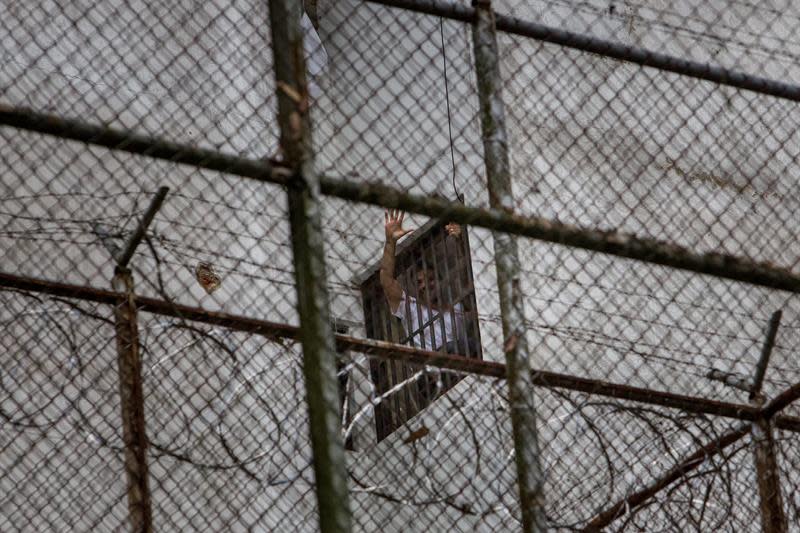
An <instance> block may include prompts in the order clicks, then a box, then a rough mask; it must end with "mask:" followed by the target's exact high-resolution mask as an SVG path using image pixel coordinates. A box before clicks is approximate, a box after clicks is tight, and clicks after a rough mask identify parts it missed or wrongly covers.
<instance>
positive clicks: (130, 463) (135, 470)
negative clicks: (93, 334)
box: [112, 266, 153, 533]
mask: <svg viewBox="0 0 800 533" xmlns="http://www.w3.org/2000/svg"><path fill="white" fill-rule="evenodd" d="M112 287H113V288H114V289H115V290H116V291H117V292H120V293H122V294H123V296H122V297H120V299H119V300H118V301H117V303H116V305H115V306H114V320H115V327H116V334H117V366H118V369H119V397H120V404H121V407H122V440H123V443H124V447H125V471H126V474H127V478H128V511H129V512H130V518H131V531H133V532H135V533H140V532H141V533H150V532H151V531H153V516H152V511H151V508H150V490H149V488H148V483H147V434H146V433H145V424H144V393H143V391H142V361H141V358H140V356H139V329H138V326H137V323H136V321H137V313H136V302H135V301H134V295H133V277H132V276H131V272H130V270H128V269H127V268H125V267H119V266H118V267H117V268H116V270H115V272H114V278H113V280H112Z"/></svg>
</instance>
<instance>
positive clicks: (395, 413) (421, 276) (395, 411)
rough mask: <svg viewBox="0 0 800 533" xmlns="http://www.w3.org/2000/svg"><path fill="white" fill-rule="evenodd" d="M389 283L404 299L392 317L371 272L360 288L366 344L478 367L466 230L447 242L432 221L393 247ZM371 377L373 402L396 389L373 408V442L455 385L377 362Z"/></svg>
mask: <svg viewBox="0 0 800 533" xmlns="http://www.w3.org/2000/svg"><path fill="white" fill-rule="evenodd" d="M395 275H396V277H397V279H398V280H399V281H400V284H401V285H402V287H403V291H404V298H403V300H402V301H401V303H400V307H399V308H398V311H397V313H396V315H393V314H392V313H391V311H390V310H389V305H388V303H387V301H386V296H385V295H384V292H383V288H382V287H381V284H380V279H379V271H378V270H377V269H376V271H375V272H372V274H371V275H370V276H369V277H368V278H367V279H366V280H365V281H363V283H362V285H361V293H362V298H363V304H364V318H365V326H366V334H367V337H369V338H371V339H376V340H383V341H391V342H396V343H401V344H408V345H411V346H414V347H417V348H422V349H425V350H430V351H438V352H444V353H448V354H451V355H458V356H462V357H469V358H473V359H482V354H481V342H480V332H479V330H478V313H477V306H476V301H475V287H474V284H473V276H472V264H471V259H470V253H469V239H468V234H467V229H466V228H461V233H460V235H458V236H454V235H448V234H447V231H446V230H445V224H444V223H441V222H436V221H432V222H430V223H429V224H427V225H426V226H424V227H423V228H420V229H418V230H417V231H415V232H414V236H413V239H412V240H409V242H404V243H402V244H401V245H400V246H398V250H397V254H396V261H395ZM419 373H421V375H418V376H417V377H416V378H415V379H413V380H412V379H411V378H412V377H413V376H415V375H417V374H419ZM370 375H371V378H372V382H373V384H374V386H375V393H376V395H377V396H381V395H384V394H386V393H387V392H388V391H390V390H392V389H395V388H396V390H394V391H393V392H392V393H391V394H389V395H387V396H386V397H385V398H383V399H382V401H381V402H380V403H378V404H377V405H376V406H375V421H376V430H377V435H378V441H381V440H383V439H384V438H386V437H387V436H388V435H390V434H391V433H392V432H394V431H395V430H396V429H397V428H399V427H400V426H402V425H403V424H404V423H405V422H406V421H407V420H409V419H410V418H412V417H413V416H414V415H416V414H417V413H419V412H420V411H422V410H423V409H425V408H426V407H428V406H429V405H430V404H431V403H432V402H433V401H434V400H435V399H436V398H438V397H439V396H441V395H442V394H444V393H446V392H447V391H448V390H450V389H451V388H452V387H453V386H455V384H456V383H458V382H459V381H460V380H461V379H462V376H461V375H458V374H456V373H453V372H449V371H441V372H432V371H425V370H424V366H422V365H414V364H409V363H402V362H397V361H386V360H380V359H372V360H370ZM404 382H406V383H405V384H404V385H400V384H402V383H404Z"/></svg>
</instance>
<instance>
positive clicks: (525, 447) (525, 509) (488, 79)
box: [472, 0, 547, 533]
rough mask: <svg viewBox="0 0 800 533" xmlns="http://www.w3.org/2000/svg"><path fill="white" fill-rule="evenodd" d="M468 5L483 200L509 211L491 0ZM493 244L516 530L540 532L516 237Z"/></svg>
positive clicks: (543, 525)
mask: <svg viewBox="0 0 800 533" xmlns="http://www.w3.org/2000/svg"><path fill="white" fill-rule="evenodd" d="M474 5H475V19H474V21H473V24H472V42H473V46H474V54H473V57H474V60H475V75H476V81H477V88H478V101H479V108H480V111H479V112H480V116H481V136H482V138H483V151H484V162H485V164H486V177H487V182H488V188H489V203H490V205H491V207H492V208H495V209H498V210H503V211H505V212H507V213H513V209H514V202H513V192H512V187H511V177H510V170H509V159H508V145H507V135H506V129H505V117H504V114H505V109H504V104H503V95H502V85H501V83H500V80H501V78H500V66H499V53H498V48H497V29H496V27H495V17H494V11H493V10H492V5H491V0H475V1H474ZM494 249H495V263H496V264H497V286H498V292H499V296H500V317H501V320H502V325H503V351H504V352H505V358H506V375H507V382H508V396H509V408H510V409H509V410H510V415H511V428H512V433H513V438H514V451H515V454H514V458H515V462H516V465H517V483H518V486H519V496H520V507H521V510H522V530H523V531H524V532H526V533H533V532H543V531H546V530H547V522H546V519H545V513H544V508H545V497H544V475H543V472H542V467H541V464H540V462H539V455H540V454H539V437H538V432H537V428H536V408H535V400H534V394H533V380H532V377H531V373H530V361H529V359H528V346H527V342H526V339H525V311H524V307H523V300H522V295H521V294H520V280H519V271H520V265H519V252H518V250H517V241H516V238H515V237H514V236H512V235H509V234H507V233H500V232H495V233H494Z"/></svg>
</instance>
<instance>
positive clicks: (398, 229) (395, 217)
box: [380, 209, 414, 313]
mask: <svg viewBox="0 0 800 533" xmlns="http://www.w3.org/2000/svg"><path fill="white" fill-rule="evenodd" d="M404 216H405V214H404V213H402V212H400V211H398V210H394V209H391V210H389V211H387V212H386V213H384V215H383V221H384V229H385V230H386V244H385V245H384V247H383V257H382V258H381V273H380V278H381V286H382V287H383V292H384V294H385V295H386V301H387V302H388V303H389V309H390V310H391V312H392V313H396V312H397V308H398V307H399V306H400V300H401V299H402V298H403V288H402V287H401V286H400V282H399V281H397V279H396V278H395V277H394V254H395V251H396V249H397V241H398V240H399V239H400V238H401V237H403V236H404V235H406V234H408V233H411V232H412V231H414V230H410V229H403V217H404Z"/></svg>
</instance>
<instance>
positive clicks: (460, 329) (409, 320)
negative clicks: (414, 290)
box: [393, 291, 465, 350]
mask: <svg viewBox="0 0 800 533" xmlns="http://www.w3.org/2000/svg"><path fill="white" fill-rule="evenodd" d="M406 304H408V305H406ZM393 314H394V316H396V317H397V318H399V319H400V320H401V321H402V323H403V327H404V328H405V329H406V333H407V334H411V333H415V334H414V336H413V337H412V339H411V342H412V344H413V345H414V346H415V347H416V348H423V349H426V350H438V349H439V348H441V347H442V346H443V345H444V344H447V343H448V342H453V341H455V340H456V339H463V338H464V330H465V327H464V324H465V322H464V306H462V305H461V304H460V303H457V304H456V305H454V306H453V308H452V312H451V310H444V311H440V310H438V309H429V308H428V307H427V306H425V305H422V304H418V303H417V299H416V298H414V297H413V296H409V295H407V294H406V292H405V291H403V296H402V298H401V299H400V305H399V306H397V310H396V311H395V312H394V313H393ZM440 315H441V317H442V318H444V336H442V321H441V320H440V319H439V317H440ZM420 316H421V318H422V322H420ZM431 318H435V320H434V322H433V327H431V326H430V325H428V326H426V327H425V331H424V332H423V334H422V335H420V333H419V332H418V331H417V330H418V329H419V328H420V325H421V324H425V323H426V322H428V320H430V319H431ZM453 319H455V320H453ZM454 321H455V324H456V332H453V322H454ZM431 330H433V332H431ZM431 333H433V337H431ZM443 338H444V340H442V339H443ZM423 340H424V346H423Z"/></svg>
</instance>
